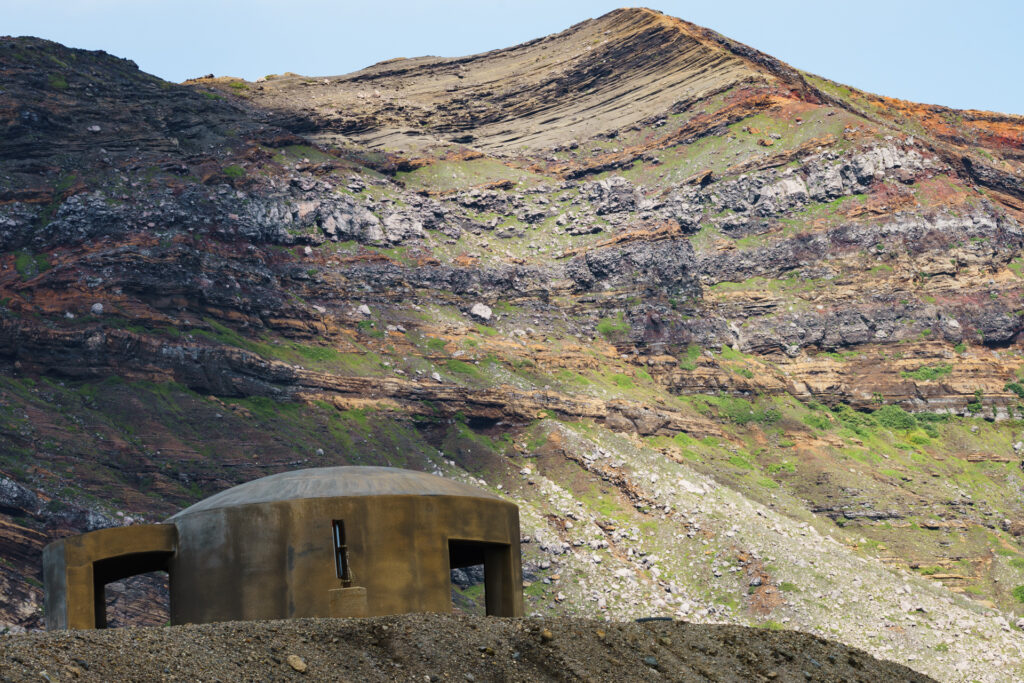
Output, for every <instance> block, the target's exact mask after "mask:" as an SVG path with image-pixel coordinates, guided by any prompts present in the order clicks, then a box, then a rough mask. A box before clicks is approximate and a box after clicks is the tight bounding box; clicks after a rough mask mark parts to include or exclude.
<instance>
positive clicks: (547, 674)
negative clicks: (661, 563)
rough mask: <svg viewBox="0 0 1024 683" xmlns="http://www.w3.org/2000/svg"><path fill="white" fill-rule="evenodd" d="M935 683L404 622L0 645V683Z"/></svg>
mask: <svg viewBox="0 0 1024 683" xmlns="http://www.w3.org/2000/svg"><path fill="white" fill-rule="evenodd" d="M303 679H307V680H323V681H326V680H330V681H427V680H430V681H657V680H671V681H806V680H813V681H851V682H852V681H865V682H867V681H890V682H893V683H895V682H897V681H913V682H919V681H931V680H933V679H931V678H928V677H927V676H924V675H922V674H919V673H916V672H914V671H912V670H910V669H908V668H906V667H904V666H901V665H899V664H894V663H892V662H887V661H882V660H878V659H875V658H874V657H872V656H870V655H868V654H867V653H865V652H863V651H861V650H857V649H854V648H849V647H846V646H845V645H841V644H839V643H835V642H832V641H828V640H824V639H822V638H818V637H816V636H812V635H808V634H804V633H798V632H795V631H770V630H764V629H752V628H744V627H739V626H727V625H710V624H692V623H687V622H667V621H649V622H642V623H632V622H631V623H605V622H598V621H588V620H574V619H543V620H542V619H499V618H485V617H472V616H462V615H441V614H412V615H403V616H397V617H380V618H374V619H296V620H291V621H266V622H230V623H221V624H206V625H200V626H195V625H186V626H175V627H166V628H132V629H111V630H106V631H64V632H56V633H45V634H44V633H31V634H23V635H13V636H6V637H0V681H5V682H6V681H41V680H50V681H57V680H61V681H66V680H81V681H173V680H177V681H185V680H187V681H279V680H303Z"/></svg>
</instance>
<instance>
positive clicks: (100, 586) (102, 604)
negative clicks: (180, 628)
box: [92, 552, 171, 628]
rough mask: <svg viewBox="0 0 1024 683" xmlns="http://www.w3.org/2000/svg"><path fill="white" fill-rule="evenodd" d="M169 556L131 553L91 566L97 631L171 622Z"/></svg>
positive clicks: (163, 553) (167, 554)
mask: <svg viewBox="0 0 1024 683" xmlns="http://www.w3.org/2000/svg"><path fill="white" fill-rule="evenodd" d="M169 559H170V553H165V552H158V553H134V554H131V555H121V556H118V557H112V558H108V559H105V560H99V561H97V562H94V563H93V565H92V575H93V600H94V601H95V602H94V605H95V614H96V628H108V627H117V626H156V625H163V624H166V623H168V622H169V621H170V613H171V611H170V600H169V598H168V576H167V562H168V560H169Z"/></svg>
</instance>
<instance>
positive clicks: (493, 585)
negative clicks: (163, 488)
mask: <svg viewBox="0 0 1024 683" xmlns="http://www.w3.org/2000/svg"><path fill="white" fill-rule="evenodd" d="M474 565H483V567H484V601H485V604H486V612H487V614H493V615H497V616H522V612H523V596H522V567H521V564H520V552H519V509H518V508H517V507H516V505H515V504H513V503H510V502H508V501H506V500H503V499H501V498H498V497H497V496H494V495H492V494H490V493H488V492H486V491H483V490H481V489H478V488H475V487H473V486H469V485H467V484H462V483H459V482H455V481H451V480H448V479H444V478H442V477H437V476H434V475H430V474H425V473H422V472H414V471H410V470H401V469H395V468H389V467H325V468H317V469H308V470H298V471H294V472H284V473H281V474H276V475H273V476H269V477H264V478H262V479H257V480H255V481H251V482H248V483H245V484H241V485H239V486H236V487H234V488H231V489H228V490H226V491H222V492H221V493H218V494H216V495H214V496H211V497H210V498H207V499H205V500H203V501H200V502H198V503H196V504H195V505H193V506H191V507H189V508H187V509H185V510H182V511H181V512H179V513H178V514H176V515H174V516H172V517H170V518H169V519H167V520H166V521H165V522H164V523H162V524H151V525H138V526H130V527H122V528H115V529H102V530H100V531H94V532H91V533H87V534H82V535H80V536H73V537H69V538H64V539H61V540H59V541H55V542H54V543H51V544H50V545H48V546H47V547H46V548H45V550H44V551H43V575H44V580H45V587H46V593H45V609H46V626H47V628H48V629H51V630H53V629H63V628H78V629H88V628H103V627H104V626H105V625H106V617H105V611H104V597H103V596H104V587H105V586H106V585H107V584H108V583H110V582H112V581H117V580H120V579H123V578H126V577H128V576H133V575H135V574H142V573H146V572H151V571H155V570H165V571H166V572H167V573H168V577H169V586H170V620H171V623H172V624H182V623H206V622H213V621H228V620H250V619H286V618H298V617H359V616H382V615H387V614H400V613H404V612H449V611H451V609H452V601H451V583H450V572H451V570H452V569H458V568H461V567H468V566H474Z"/></svg>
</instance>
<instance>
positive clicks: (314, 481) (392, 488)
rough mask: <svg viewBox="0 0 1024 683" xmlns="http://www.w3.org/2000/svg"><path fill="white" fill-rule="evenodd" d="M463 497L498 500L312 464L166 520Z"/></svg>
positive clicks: (409, 475)
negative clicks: (305, 503)
mask: <svg viewBox="0 0 1024 683" xmlns="http://www.w3.org/2000/svg"><path fill="white" fill-rule="evenodd" d="M407 495H413V496H466V497H469V498H490V499H493V500H502V499H501V498H499V497H498V496H495V495H494V494H492V493H489V492H487V491H484V490H483V489H478V488H476V487H475V486H470V485H469V484H463V483H461V482H457V481H452V480H450V479H445V478H444V477H438V476H436V475H433V474H427V473H426V472H416V471H413V470H403V469H398V468H397V467H315V468H311V469H306V470H295V471H293V472H281V473H280V474H274V475H271V476H269V477H263V478H262V479H255V480H253V481H249V482H246V483H244V484H239V485H238V486H234V487H232V488H230V489H227V490H226V491H221V492H220V493H217V494H214V495H212V496H210V497H209V498H206V499H205V500H201V501H199V502H198V503H196V504H195V505H193V506H191V507H188V508H185V509H184V510H182V511H181V512H179V513H178V514H176V515H174V516H173V517H170V518H169V519H168V520H167V521H168V522H173V521H174V520H175V519H177V518H179V517H184V516H185V515H191V514H193V513H196V512H205V511H207V510H216V509H218V508H227V507H238V506H240V505H253V504H256V503H273V502H277V501H284V500H301V499H303V498H346V497H351V496H407Z"/></svg>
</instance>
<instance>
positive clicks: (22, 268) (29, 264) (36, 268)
mask: <svg viewBox="0 0 1024 683" xmlns="http://www.w3.org/2000/svg"><path fill="white" fill-rule="evenodd" d="M14 268H15V270H17V271H18V275H20V276H21V279H22V280H30V279H32V278H33V277H35V276H36V275H39V274H40V273H43V272H46V271H47V270H49V269H50V257H49V256H47V255H46V254H35V255H33V254H32V253H31V252H27V251H19V252H17V253H16V254H15V255H14Z"/></svg>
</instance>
